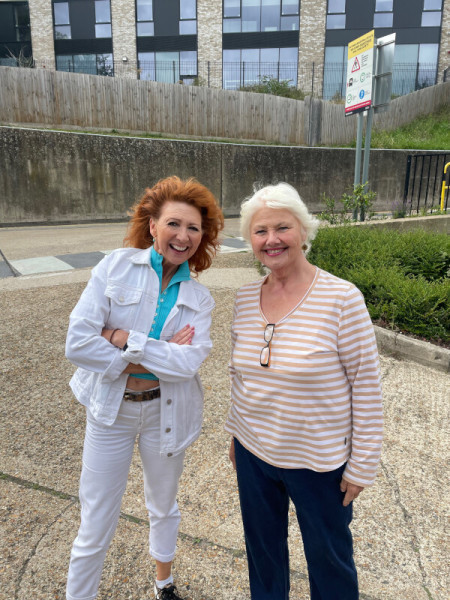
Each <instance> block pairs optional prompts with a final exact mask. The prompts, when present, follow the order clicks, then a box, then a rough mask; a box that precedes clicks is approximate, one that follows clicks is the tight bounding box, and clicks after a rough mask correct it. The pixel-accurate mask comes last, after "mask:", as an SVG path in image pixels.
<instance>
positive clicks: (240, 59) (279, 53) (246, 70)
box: [222, 47, 298, 90]
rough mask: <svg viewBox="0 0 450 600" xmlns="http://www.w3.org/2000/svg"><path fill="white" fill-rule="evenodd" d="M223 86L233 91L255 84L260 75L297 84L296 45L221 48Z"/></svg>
mask: <svg viewBox="0 0 450 600" xmlns="http://www.w3.org/2000/svg"><path fill="white" fill-rule="evenodd" d="M222 59H223V62H222V77H223V88H224V89H227V90H236V89H239V88H240V87H243V86H249V85H254V84H257V83H259V82H260V81H261V79H262V78H263V77H268V78H271V79H277V80H278V81H288V82H289V84H290V85H292V86H294V87H295V86H296V85H297V65H298V48H296V47H295V48H250V49H236V50H224V51H223V55H222Z"/></svg>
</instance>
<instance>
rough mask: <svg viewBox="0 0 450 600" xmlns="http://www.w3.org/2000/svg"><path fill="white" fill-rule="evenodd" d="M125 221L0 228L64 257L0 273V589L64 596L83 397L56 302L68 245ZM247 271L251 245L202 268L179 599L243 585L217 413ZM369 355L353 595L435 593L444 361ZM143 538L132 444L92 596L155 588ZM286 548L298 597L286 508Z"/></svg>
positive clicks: (108, 232) (75, 285) (439, 572)
mask: <svg viewBox="0 0 450 600" xmlns="http://www.w3.org/2000/svg"><path fill="white" fill-rule="evenodd" d="M235 225H236V224H235V223H234V224H233V223H228V230H227V232H226V233H227V237H229V238H230V239H233V238H232V237H231V236H232V235H238V231H236V228H235ZM232 227H234V229H233V230H232ZM123 231H124V226H123V224H122V225H120V224H110V225H99V224H97V225H92V226H89V225H85V226H67V227H43V228H39V227H38V228H24V227H21V228H17V229H16V228H14V229H9V230H2V229H0V249H1V250H2V252H4V253H5V255H6V257H7V258H8V260H9V259H11V261H19V260H25V259H30V258H39V257H42V256H53V257H57V258H58V257H69V258H67V264H69V265H70V266H71V267H72V268H71V269H69V270H68V271H64V272H51V273H46V274H40V275H39V274H36V273H35V274H32V275H31V274H30V275H22V276H18V277H13V276H8V277H4V278H2V279H1V281H0V315H1V319H0V338H1V340H2V344H1V345H0V394H1V404H0V406H1V409H0V410H1V415H0V440H1V441H0V460H1V462H0V472H1V477H0V486H1V492H0V497H1V502H0V580H1V584H0V600H30V599H31V598H32V599H33V600H63V598H64V585H65V577H66V570H67V563H68V559H69V554H70V547H71V543H72V540H73V538H74V536H75V535H76V530H77V526H78V521H79V510H80V507H79V502H78V498H77V494H78V478H79V472H80V467H81V452H82V440H83V429H84V415H83V410H82V408H81V406H80V405H79V404H78V403H77V402H76V401H75V400H74V399H73V397H72V394H71V392H70V390H69V388H68V380H69V378H70V375H71V373H72V372H73V367H72V366H71V365H70V364H69V363H68V362H67V361H66V360H65V358H64V340H65V335H66V331H67V323H68V316H69V313H70V311H71V309H72V307H73V306H74V304H75V302H76V301H77V299H78V297H79V295H80V293H81V291H82V289H83V288H84V285H85V282H86V281H87V279H88V277H89V273H90V269H89V268H85V267H81V268H78V267H77V266H76V265H77V264H78V265H79V266H80V263H79V262H78V263H76V264H75V266H74V261H75V259H74V258H73V256H72V255H76V254H84V253H86V254H90V253H93V252H94V253H95V252H99V253H101V252H104V251H105V249H111V248H114V247H116V246H119V245H120V240H121V239H122V237H123ZM59 260H61V259H60V258H59ZM64 262H66V259H65V260H64ZM256 278H258V274H257V272H256V271H255V269H254V266H253V258H252V255H251V253H250V252H239V253H222V254H221V255H220V256H219V257H218V258H217V260H216V261H215V263H214V266H213V267H212V268H211V269H210V270H209V271H208V273H206V274H205V275H204V276H203V277H202V281H203V282H204V283H206V284H207V285H208V286H209V287H210V288H211V290H212V293H213V295H214V298H215V300H216V309H215V313H214V319H213V328H212V338H213V343H214V348H213V351H212V353H211V355H210V357H209V358H208V360H207V361H206V363H205V365H204V366H203V367H202V370H201V376H202V380H203V383H204V387H205V419H204V426H203V432H202V435H201V437H200V438H199V440H198V441H197V442H196V443H195V444H194V445H193V446H192V447H191V448H190V449H189V451H188V452H187V455H186V466H185V471H184V474H183V477H182V481H181V486H180V490H179V504H180V507H181V511H182V522H181V527H180V536H179V549H178V554H177V558H176V561H175V567H174V568H175V575H176V578H177V582H178V584H179V588H180V590H181V592H182V594H183V596H185V597H186V598H188V599H189V600H244V599H248V598H249V592H248V583H247V573H246V561H245V552H244V541H243V535H242V527H241V521H240V516H239V504H238V497H237V491H236V481H235V475H234V472H233V471H232V469H231V467H230V465H229V462H228V459H227V449H228V442H229V440H228V437H227V435H225V433H224V431H223V424H224V421H225V418H226V413H227V410H228V405H229V385H228V373H227V362H228V357H229V352H230V344H229V328H230V323H231V309H232V303H233V298H234V294H235V289H236V288H237V287H239V286H240V285H241V284H242V283H244V282H245V281H250V280H253V279H256ZM381 366H382V375H383V387H384V405H385V412H386V428H385V441H384V446H383V454H382V462H381V468H380V473H379V477H378V479H377V482H376V484H375V486H374V487H373V488H371V489H368V490H366V491H364V493H363V494H362V495H361V497H360V498H359V499H358V500H357V501H356V502H355V510H354V513H355V518H354V521H353V532H354V540H355V560H356V563H357V567H358V571H359V578H360V586H361V598H362V599H364V600H446V599H447V598H448V589H449V588H450V585H449V584H450V581H449V563H448V537H447V535H448V530H447V529H446V527H447V525H448V523H447V520H446V519H447V517H448V506H449V504H450V502H449V501H450V498H449V486H448V476H447V472H448V471H447V460H448V456H449V452H448V451H449V435H448V424H449V402H448V400H449V392H448V390H449V376H448V375H447V374H445V373H442V372H440V371H437V370H434V369H431V368H426V367H421V366H419V365H417V364H416V363H412V362H408V361H401V360H397V359H394V358H392V357H389V356H382V357H381ZM147 539H148V523H147V516H146V511H145V506H144V501H143V495H142V477H141V469H140V458H139V455H138V453H136V454H135V456H134V458H133V463H132V467H131V472H130V478H129V484H128V487H127V490H126V493H125V496H124V500H123V505H122V517H121V519H120V522H119V526H118V530H117V534H116V536H115V538H114V541H113V543H112V545H111V548H110V551H109V552H108V555H107V558H106V562H105V569H104V573H103V578H102V584H101V589H100V593H99V600H106V599H109V600H148V599H150V598H151V597H152V596H151V577H152V574H153V566H152V564H151V562H150V561H149V559H148V554H147ZM290 552H291V580H292V589H291V599H293V600H307V599H308V598H309V593H308V583H307V575H306V565H305V559H304V555H303V551H302V546H301V539H300V536H299V532H298V527H297V525H296V522H295V515H294V513H293V512H291V515H290ZM338 598H339V596H338V595H337V596H336V600H338ZM327 600H328V599H327ZM330 600H335V599H330Z"/></svg>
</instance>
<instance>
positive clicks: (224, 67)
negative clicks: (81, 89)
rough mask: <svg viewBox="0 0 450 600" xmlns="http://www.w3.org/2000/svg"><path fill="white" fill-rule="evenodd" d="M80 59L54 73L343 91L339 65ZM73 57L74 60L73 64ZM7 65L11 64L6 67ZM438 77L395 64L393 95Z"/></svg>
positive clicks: (432, 67)
mask: <svg viewBox="0 0 450 600" xmlns="http://www.w3.org/2000/svg"><path fill="white" fill-rule="evenodd" d="M84 56H85V57H86V60H84V61H81V60H80V57H73V58H72V57H67V60H64V61H63V62H61V59H62V58H63V57H59V62H60V64H59V67H58V70H63V71H70V72H75V73H86V74H89V75H104V76H111V77H130V78H134V79H144V80H151V81H159V82H162V83H183V84H185V85H201V86H205V87H213V88H223V89H229V90H238V89H240V88H242V87H248V86H252V85H255V84H257V83H259V82H260V81H261V80H262V79H263V78H273V79H275V80H278V81H287V82H288V84H289V85H290V86H295V87H297V88H299V89H301V90H302V91H303V92H305V94H310V95H313V96H315V97H316V98H322V99H324V100H336V101H338V102H341V101H342V100H343V98H344V97H345V91H346V66H345V65H343V64H342V63H327V64H325V65H324V64H320V63H308V64H302V65H300V66H298V65H297V63H296V62H247V61H246V62H222V61H198V62H197V61H179V60H177V61H164V62H162V61H156V62H151V61H137V62H132V61H127V62H123V61H113V60H111V59H110V56H111V55H107V56H106V55H97V56H96V55H92V59H91V60H88V58H89V55H83V57H84ZM75 58H76V59H77V60H75ZM9 64H10V65H11V63H9ZM34 67H35V68H53V69H54V68H55V61H54V60H49V61H39V62H35V63H34ZM438 79H439V80H440V81H445V80H446V79H448V73H447V71H444V72H443V73H442V75H441V76H438V72H437V65H436V64H435V63H430V64H420V65H419V64H417V65H411V64H396V65H394V71H393V84H392V94H393V96H394V97H395V96H403V95H406V94H409V93H411V92H414V91H416V90H419V89H422V88H424V87H428V86H431V85H434V84H435V83H436V82H437V81H438Z"/></svg>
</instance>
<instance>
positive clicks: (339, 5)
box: [328, 0, 345, 15]
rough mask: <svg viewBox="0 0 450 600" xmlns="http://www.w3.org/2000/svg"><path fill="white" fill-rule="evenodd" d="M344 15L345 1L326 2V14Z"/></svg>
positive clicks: (333, 0)
mask: <svg viewBox="0 0 450 600" xmlns="http://www.w3.org/2000/svg"><path fill="white" fill-rule="evenodd" d="M333 13H345V0H328V14H329V15H330V14H333Z"/></svg>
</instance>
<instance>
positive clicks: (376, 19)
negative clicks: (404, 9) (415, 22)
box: [373, 0, 394, 28]
mask: <svg viewBox="0 0 450 600" xmlns="http://www.w3.org/2000/svg"><path fill="white" fill-rule="evenodd" d="M393 3H394V2H393V0H376V2H375V14H374V15H373V26H374V27H375V28H377V27H392V23H393V18H394V13H393V12H392V11H393Z"/></svg>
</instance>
